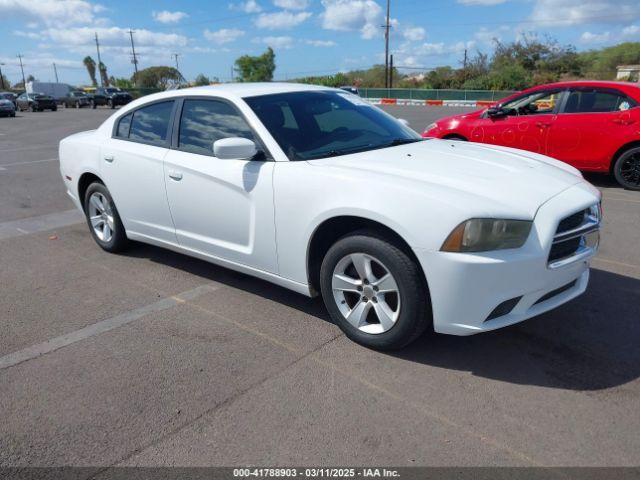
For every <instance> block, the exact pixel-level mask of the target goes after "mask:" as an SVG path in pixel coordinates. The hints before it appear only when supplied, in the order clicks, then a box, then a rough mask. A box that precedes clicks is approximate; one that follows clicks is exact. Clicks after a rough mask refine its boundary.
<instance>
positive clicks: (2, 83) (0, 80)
mask: <svg viewBox="0 0 640 480" xmlns="http://www.w3.org/2000/svg"><path fill="white" fill-rule="evenodd" d="M10 87H11V82H9V79H8V78H7V76H6V75H5V74H4V73H3V74H2V77H0V88H1V89H2V90H6V89H7V88H10Z"/></svg>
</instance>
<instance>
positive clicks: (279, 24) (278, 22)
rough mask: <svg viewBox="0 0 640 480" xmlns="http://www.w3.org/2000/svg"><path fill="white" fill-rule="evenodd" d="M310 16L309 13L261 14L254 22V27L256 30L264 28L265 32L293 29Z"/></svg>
mask: <svg viewBox="0 0 640 480" xmlns="http://www.w3.org/2000/svg"><path fill="white" fill-rule="evenodd" d="M310 16H311V12H299V13H292V12H287V11H283V12H275V13H261V14H260V15H258V18H256V20H255V25H256V27H258V28H265V29H267V30H283V29H287V28H293V27H295V26H297V25H300V24H301V23H302V22H304V21H305V20H307V19H308V18H309V17H310Z"/></svg>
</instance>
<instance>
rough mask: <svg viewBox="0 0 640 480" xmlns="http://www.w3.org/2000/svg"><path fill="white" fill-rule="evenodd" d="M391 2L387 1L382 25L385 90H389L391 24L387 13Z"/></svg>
mask: <svg viewBox="0 0 640 480" xmlns="http://www.w3.org/2000/svg"><path fill="white" fill-rule="evenodd" d="M390 3H391V0H387V20H386V22H385V24H384V25H383V28H384V86H385V88H389V28H391V24H390V23H389V13H390V9H391V6H390Z"/></svg>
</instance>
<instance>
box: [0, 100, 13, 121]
mask: <svg viewBox="0 0 640 480" xmlns="http://www.w3.org/2000/svg"><path fill="white" fill-rule="evenodd" d="M15 116H16V106H15V105H14V104H13V102H12V101H11V100H7V99H6V98H0V117H15Z"/></svg>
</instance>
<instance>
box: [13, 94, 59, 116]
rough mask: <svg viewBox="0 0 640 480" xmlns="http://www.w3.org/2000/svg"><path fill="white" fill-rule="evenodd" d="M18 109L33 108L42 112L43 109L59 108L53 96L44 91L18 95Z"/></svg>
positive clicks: (34, 110)
mask: <svg viewBox="0 0 640 480" xmlns="http://www.w3.org/2000/svg"><path fill="white" fill-rule="evenodd" d="M17 101H18V105H17V107H18V110H20V111H21V112H23V111H25V110H31V111H32V112H42V111H43V110H51V111H52V112H55V111H56V110H58V105H56V101H55V99H54V98H53V97H50V96H49V95H45V94H43V93H23V94H22V95H20V96H18V100H17Z"/></svg>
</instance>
